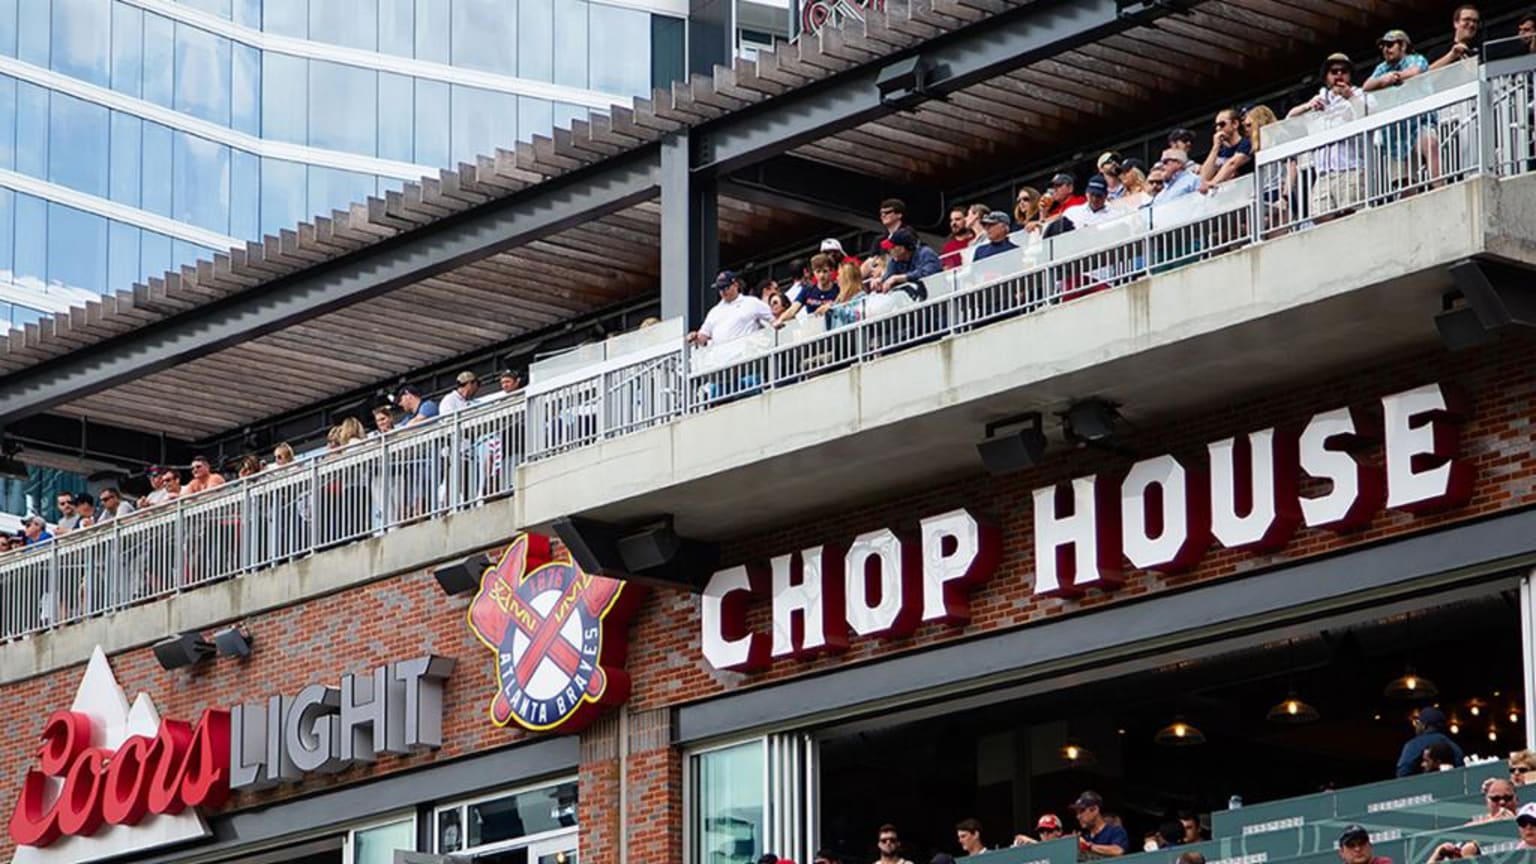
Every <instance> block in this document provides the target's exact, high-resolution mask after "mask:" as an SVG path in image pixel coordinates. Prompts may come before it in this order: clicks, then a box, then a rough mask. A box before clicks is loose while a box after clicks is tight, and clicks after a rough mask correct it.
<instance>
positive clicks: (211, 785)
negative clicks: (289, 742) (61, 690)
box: [10, 647, 229, 864]
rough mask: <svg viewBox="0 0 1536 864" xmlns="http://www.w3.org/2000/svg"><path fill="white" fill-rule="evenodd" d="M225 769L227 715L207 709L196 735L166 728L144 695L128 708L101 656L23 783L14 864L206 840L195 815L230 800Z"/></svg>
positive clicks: (71, 861)
mask: <svg viewBox="0 0 1536 864" xmlns="http://www.w3.org/2000/svg"><path fill="white" fill-rule="evenodd" d="M228 768H229V714H228V712H226V711H223V710H222V709H210V710H208V711H206V712H204V714H203V717H202V720H201V721H199V722H198V724H197V726H196V727H195V728H194V727H190V726H188V725H187V724H186V723H181V722H178V721H175V720H166V721H164V722H162V721H161V720H160V715H159V712H157V711H156V710H155V703H154V702H152V701H151V700H150V698H149V696H147V695H145V694H143V693H140V694H139V695H138V698H136V699H134V700H133V705H132V707H130V706H129V704H128V694H127V693H125V692H123V688H122V687H121V686H120V685H119V684H118V683H117V678H116V677H115V676H114V675H113V674H112V667H111V666H110V665H109V664H108V663H107V656H106V655H105V654H104V653H102V650H101V648H100V647H97V648H96V650H95V651H94V652H93V653H92V654H91V660H90V663H88V664H87V665H86V667H85V677H84V678H82V679H81V681H80V689H79V690H78V691H76V693H75V701H74V704H72V705H71V706H70V707H69V710H67V711H56V712H54V713H53V715H52V716H50V717H49V718H48V721H47V723H46V724H45V726H44V729H43V735H42V747H41V748H40V750H39V752H38V768H35V769H32V770H29V771H28V772H27V775H26V777H25V779H24V780H23V781H22V788H21V794H20V795H18V796H17V799H16V809H15V810H14V811H13V812H12V814H11V821H10V835H11V839H12V840H13V841H14V842H15V843H16V844H17V845H16V856H15V858H13V859H12V861H13V864H54V862H57V864H79V862H83V861H95V860H98V859H101V858H109V857H116V856H120V855H127V854H129V853H132V852H139V851H143V850H146V849H152V848H154V847H157V846H164V845H167V844H170V843H181V842H184V841H187V840H192V839H197V838H201V837H206V836H207V835H208V826H207V825H206V824H205V823H204V822H203V818H202V816H201V815H200V814H199V813H198V811H197V808H199V807H217V806H219V804H221V803H222V802H223V800H224V799H225V798H226V797H227V796H228V794H229V783H228V777H229V774H228Z"/></svg>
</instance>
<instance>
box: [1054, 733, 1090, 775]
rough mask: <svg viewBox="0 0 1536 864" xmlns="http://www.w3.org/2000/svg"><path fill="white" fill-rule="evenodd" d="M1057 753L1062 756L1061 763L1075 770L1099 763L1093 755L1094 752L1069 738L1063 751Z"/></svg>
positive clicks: (1063, 746) (1062, 748)
mask: <svg viewBox="0 0 1536 864" xmlns="http://www.w3.org/2000/svg"><path fill="white" fill-rule="evenodd" d="M1057 752H1058V753H1059V755H1060V756H1061V761H1063V762H1065V763H1066V764H1067V765H1069V766H1071V767H1074V768H1076V767H1079V766H1083V765H1092V764H1094V763H1095V762H1097V761H1098V760H1097V758H1096V757H1095V756H1094V755H1093V751H1092V750H1089V749H1088V748H1087V747H1084V746H1083V745H1081V744H1079V743H1077V742H1076V741H1074V740H1073V739H1071V738H1068V739H1067V743H1066V744H1063V745H1062V747H1061V750H1059V751H1057Z"/></svg>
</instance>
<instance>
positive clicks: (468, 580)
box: [432, 552, 495, 597]
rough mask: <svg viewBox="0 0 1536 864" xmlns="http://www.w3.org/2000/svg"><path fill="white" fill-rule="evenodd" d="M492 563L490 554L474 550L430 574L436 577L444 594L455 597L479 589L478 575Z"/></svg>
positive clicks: (483, 573) (481, 574)
mask: <svg viewBox="0 0 1536 864" xmlns="http://www.w3.org/2000/svg"><path fill="white" fill-rule="evenodd" d="M493 563H495V562H493V561H491V556H489V555H487V554H485V553H484V552H476V553H475V554H473V555H471V556H469V557H468V558H465V559H464V560H462V561H455V562H454V563H452V564H444V565H443V566H441V567H439V568H437V569H436V570H433V571H432V575H433V577H434V578H436V579H437V585H438V587H439V588H442V589H443V593H444V594H447V595H448V596H450V597H455V596H457V595H459V594H470V593H473V592H474V591H477V590H479V588H480V577H481V576H483V575H485V570H486V568H487V567H490V566H491V565H492V564H493Z"/></svg>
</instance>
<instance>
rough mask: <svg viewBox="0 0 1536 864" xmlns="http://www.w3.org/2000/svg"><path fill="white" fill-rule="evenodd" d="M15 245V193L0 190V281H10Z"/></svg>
mask: <svg viewBox="0 0 1536 864" xmlns="http://www.w3.org/2000/svg"><path fill="white" fill-rule="evenodd" d="M15 243H16V193H15V192H12V191H11V190H9V189H0V281H5V282H9V281H11V276H12V273H11V264H12V258H11V256H12V254H13V253H14V251H15V248H16V247H15Z"/></svg>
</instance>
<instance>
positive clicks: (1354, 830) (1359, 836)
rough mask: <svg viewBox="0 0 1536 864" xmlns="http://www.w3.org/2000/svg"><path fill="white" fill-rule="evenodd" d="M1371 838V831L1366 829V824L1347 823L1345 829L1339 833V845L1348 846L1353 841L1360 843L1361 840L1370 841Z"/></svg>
mask: <svg viewBox="0 0 1536 864" xmlns="http://www.w3.org/2000/svg"><path fill="white" fill-rule="evenodd" d="M1370 839H1371V832H1369V831H1367V830H1365V828H1364V826H1361V825H1347V826H1345V828H1344V831H1343V832H1342V833H1341V834H1339V845H1340V846H1348V845H1349V844H1351V843H1358V842H1360V841H1361V840H1364V841H1366V842H1370Z"/></svg>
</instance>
